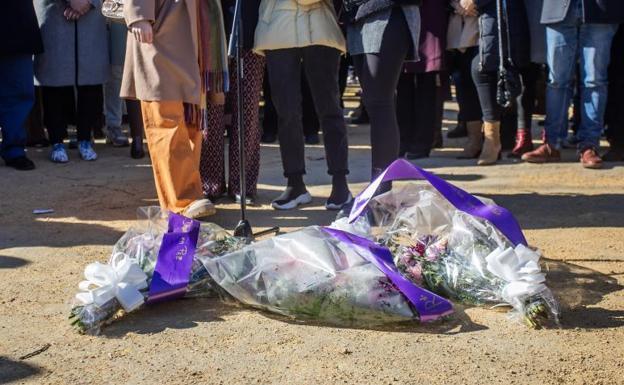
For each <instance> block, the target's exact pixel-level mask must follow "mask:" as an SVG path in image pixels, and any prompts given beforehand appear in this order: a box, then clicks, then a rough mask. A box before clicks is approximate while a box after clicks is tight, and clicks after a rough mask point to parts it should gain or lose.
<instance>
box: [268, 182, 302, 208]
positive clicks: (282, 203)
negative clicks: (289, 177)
mask: <svg viewBox="0 0 624 385" xmlns="http://www.w3.org/2000/svg"><path fill="white" fill-rule="evenodd" d="M304 191H305V192H303V193H302V194H299V195H296V196H295V192H294V189H293V188H292V187H291V186H288V187H286V190H285V191H284V192H283V193H282V195H280V196H279V197H277V199H275V200H274V201H273V202H272V203H271V206H272V207H273V208H274V209H276V210H292V209H294V208H296V207H297V206H299V205H305V204H308V203H310V202H312V195H310V193H309V192H308V191H307V190H304Z"/></svg>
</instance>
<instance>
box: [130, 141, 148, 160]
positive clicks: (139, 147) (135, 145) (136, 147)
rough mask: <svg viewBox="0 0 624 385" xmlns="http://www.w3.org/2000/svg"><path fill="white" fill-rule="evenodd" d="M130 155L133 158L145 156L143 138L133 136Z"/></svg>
mask: <svg viewBox="0 0 624 385" xmlns="http://www.w3.org/2000/svg"><path fill="white" fill-rule="evenodd" d="M130 157H132V159H143V158H145V150H144V149H143V138H141V137H138V138H132V145H131V146H130Z"/></svg>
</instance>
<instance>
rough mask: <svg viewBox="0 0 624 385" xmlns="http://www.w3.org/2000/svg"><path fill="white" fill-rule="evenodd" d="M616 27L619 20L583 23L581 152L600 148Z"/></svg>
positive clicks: (581, 34)
mask: <svg viewBox="0 0 624 385" xmlns="http://www.w3.org/2000/svg"><path fill="white" fill-rule="evenodd" d="M617 28H618V26H617V25H616V24H583V25H581V27H580V35H579V44H580V50H581V57H580V61H581V63H580V67H581V77H580V79H579V82H580V83H581V108H580V109H581V125H580V127H579V131H578V133H577V137H578V139H579V144H578V149H579V152H583V151H584V150H586V149H588V148H592V149H594V151H597V150H598V148H599V146H600V135H601V134H602V130H603V129H604V114H605V110H606V106H607V91H608V82H609V80H608V69H609V61H610V58H611V42H612V40H613V36H614V35H615V33H616V32H617Z"/></svg>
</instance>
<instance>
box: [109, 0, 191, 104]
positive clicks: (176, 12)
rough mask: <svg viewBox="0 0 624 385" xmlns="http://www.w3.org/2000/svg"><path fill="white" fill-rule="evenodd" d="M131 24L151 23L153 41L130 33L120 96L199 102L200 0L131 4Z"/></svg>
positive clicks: (149, 0)
mask: <svg viewBox="0 0 624 385" xmlns="http://www.w3.org/2000/svg"><path fill="white" fill-rule="evenodd" d="M124 17H125V19H126V24H127V25H129V26H130V25H132V24H133V23H135V22H137V21H141V20H146V21H149V22H151V23H152V26H153V31H154V41H153V43H152V44H145V43H139V42H137V41H136V39H135V38H134V36H132V34H128V41H127V47H126V62H125V65H124V76H123V82H122V86H121V96H122V97H123V98H126V99H138V100H144V101H163V100H167V101H182V102H185V103H190V104H199V102H200V92H201V89H200V72H199V58H198V53H199V49H198V38H199V35H198V22H197V1H196V0H179V1H173V0H126V1H125V5H124Z"/></svg>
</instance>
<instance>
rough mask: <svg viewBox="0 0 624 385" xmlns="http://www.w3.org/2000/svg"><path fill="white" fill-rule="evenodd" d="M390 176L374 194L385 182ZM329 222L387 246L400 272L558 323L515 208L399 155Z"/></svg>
mask: <svg viewBox="0 0 624 385" xmlns="http://www.w3.org/2000/svg"><path fill="white" fill-rule="evenodd" d="M401 180H421V181H424V182H426V183H418V182H408V183H405V184H403V185H400V186H399V184H398V183H395V186H394V188H393V189H392V190H391V191H389V192H387V193H385V194H381V195H378V196H376V195H375V193H376V191H377V190H378V188H379V186H380V185H381V184H382V183H383V182H389V181H401ZM334 227H337V228H340V229H342V230H346V231H350V232H353V233H356V234H358V235H360V236H362V237H365V238H368V239H371V240H373V241H375V242H376V243H378V244H380V245H383V246H385V247H387V248H388V249H389V250H390V252H391V253H392V255H393V259H394V262H395V264H396V266H397V268H398V269H399V271H400V272H401V273H402V275H403V276H404V277H405V278H407V279H409V280H411V281H412V282H414V283H415V284H417V285H419V286H421V287H423V288H425V289H428V290H430V291H432V292H435V293H437V294H439V295H441V296H443V297H445V298H449V299H451V300H453V301H456V302H459V303H462V304H467V305H489V306H498V305H508V306H511V307H512V308H513V310H512V313H511V315H512V316H513V318H516V319H518V320H521V321H524V322H525V323H526V324H527V325H528V326H530V327H533V328H540V327H542V326H554V325H558V323H559V306H558V303H557V301H556V300H555V298H554V296H553V294H552V292H551V291H550V289H548V287H547V286H546V285H545V281H546V275H545V274H544V273H542V271H541V268H540V264H539V261H540V258H541V255H540V253H539V251H537V250H534V249H532V248H529V247H528V246H527V242H526V239H525V237H524V235H523V233H522V230H521V228H520V226H519V224H518V222H517V221H516V220H515V218H514V217H513V215H512V214H511V213H510V212H509V211H507V210H506V209H504V208H502V207H499V206H496V205H495V204H493V203H491V202H490V203H485V202H483V201H482V200H480V199H478V198H476V197H475V196H473V195H471V194H469V193H467V192H465V191H463V190H461V189H459V188H457V187H455V186H453V185H451V184H449V183H447V182H445V181H444V180H442V179H440V178H438V177H436V176H435V175H433V174H431V173H429V172H427V171H425V170H422V169H420V168H418V167H416V166H414V165H413V164H411V163H409V162H407V161H404V160H398V161H395V162H394V163H393V164H392V165H391V166H390V167H389V168H388V169H386V170H385V171H384V172H383V173H382V174H381V175H380V176H379V178H377V180H375V181H374V182H373V183H372V184H371V185H370V186H368V188H366V189H365V190H364V191H363V192H362V193H361V194H360V195H359V196H358V197H357V198H356V200H355V203H354V207H353V209H352V211H351V213H350V216H349V218H348V220H347V219H346V218H344V219H342V220H339V221H337V222H336V223H335V224H334Z"/></svg>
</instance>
